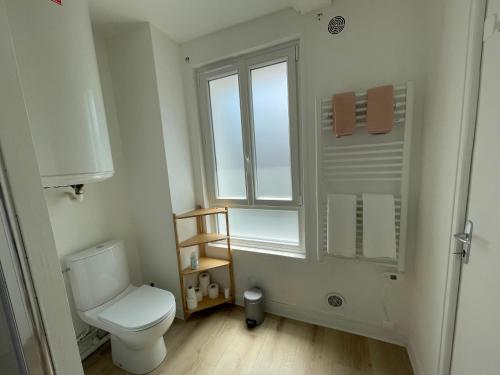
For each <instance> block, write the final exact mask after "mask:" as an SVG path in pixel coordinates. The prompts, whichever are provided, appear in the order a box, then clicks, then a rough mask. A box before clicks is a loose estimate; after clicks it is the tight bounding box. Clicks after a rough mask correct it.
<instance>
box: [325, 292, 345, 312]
mask: <svg viewBox="0 0 500 375" xmlns="http://www.w3.org/2000/svg"><path fill="white" fill-rule="evenodd" d="M326 303H327V304H328V306H330V307H333V308H336V309H339V308H341V307H344V305H345V298H344V297H343V296H342V295H341V294H339V293H329V294H327V295H326Z"/></svg>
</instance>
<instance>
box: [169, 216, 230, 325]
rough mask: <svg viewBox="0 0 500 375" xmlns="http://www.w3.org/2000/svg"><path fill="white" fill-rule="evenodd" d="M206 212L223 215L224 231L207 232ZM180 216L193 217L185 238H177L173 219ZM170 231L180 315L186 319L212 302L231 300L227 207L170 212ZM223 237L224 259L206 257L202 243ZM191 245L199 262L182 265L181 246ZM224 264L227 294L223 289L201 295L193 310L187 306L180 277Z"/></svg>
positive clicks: (175, 222)
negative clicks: (194, 266) (211, 295)
mask: <svg viewBox="0 0 500 375" xmlns="http://www.w3.org/2000/svg"><path fill="white" fill-rule="evenodd" d="M210 215H224V216H225V220H226V234H220V233H207V231H206V223H205V217H206V216H210ZM183 219H195V220H196V229H197V232H198V233H197V234H196V235H194V236H193V237H190V238H188V239H185V240H182V241H181V240H180V239H179V232H178V230H177V221H178V220H183ZM174 232H175V244H176V249H177V265H178V268H179V280H180V283H181V294H182V306H183V310H184V318H185V319H188V318H189V317H190V316H191V314H193V313H195V312H197V311H201V310H204V309H207V308H210V307H213V306H217V305H221V304H223V303H233V304H234V301H235V298H234V290H235V289H234V273H233V256H232V252H231V238H230V237H229V216H228V209H227V207H215V208H201V207H198V208H196V209H195V210H192V211H189V212H185V213H182V214H178V215H177V214H174ZM217 241H226V243H227V259H219V258H213V257H208V256H207V254H206V245H207V244H208V243H210V242H217ZM192 246H198V251H199V266H198V268H197V269H195V270H193V269H191V267H190V266H188V267H182V257H181V255H182V249H184V248H187V247H192ZM220 267H227V268H228V271H229V283H230V289H231V295H230V296H229V298H227V299H226V298H225V297H224V291H223V290H221V291H220V292H219V297H217V298H216V299H210V298H208V296H207V297H203V300H202V301H201V302H198V307H197V308H196V309H194V310H188V308H187V299H186V290H185V288H184V277H185V276H187V275H193V274H198V273H200V272H205V271H209V270H212V269H215V268H220Z"/></svg>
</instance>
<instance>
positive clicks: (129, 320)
mask: <svg viewBox="0 0 500 375" xmlns="http://www.w3.org/2000/svg"><path fill="white" fill-rule="evenodd" d="M173 313H175V298H174V295H173V294H172V293H170V292H168V291H166V290H163V289H158V288H153V287H151V286H148V285H142V286H141V287H139V288H137V289H135V290H134V291H132V292H131V293H129V294H127V295H126V296H125V297H123V298H121V299H120V300H118V301H117V302H116V303H114V304H113V305H111V306H110V307H108V308H107V309H105V310H103V311H102V312H101V313H100V314H99V319H100V320H102V321H104V322H106V323H110V324H114V325H116V326H119V327H120V328H122V329H126V330H129V331H140V330H143V329H146V328H149V327H151V326H154V325H155V324H157V323H159V322H161V321H162V320H163V319H165V318H166V317H167V316H169V315H170V314H173Z"/></svg>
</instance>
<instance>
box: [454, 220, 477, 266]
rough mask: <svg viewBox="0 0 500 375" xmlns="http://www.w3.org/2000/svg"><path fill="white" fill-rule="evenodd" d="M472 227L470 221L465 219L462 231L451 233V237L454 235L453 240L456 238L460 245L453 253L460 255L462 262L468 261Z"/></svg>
mask: <svg viewBox="0 0 500 375" xmlns="http://www.w3.org/2000/svg"><path fill="white" fill-rule="evenodd" d="M472 229H473V224H472V221H470V220H467V221H466V222H465V228H464V231H463V233H456V234H454V235H453V237H455V240H457V242H458V243H459V245H460V247H459V248H458V249H457V250H458V251H455V252H454V253H453V254H460V255H462V263H464V264H467V263H469V257H470V249H471V244H472Z"/></svg>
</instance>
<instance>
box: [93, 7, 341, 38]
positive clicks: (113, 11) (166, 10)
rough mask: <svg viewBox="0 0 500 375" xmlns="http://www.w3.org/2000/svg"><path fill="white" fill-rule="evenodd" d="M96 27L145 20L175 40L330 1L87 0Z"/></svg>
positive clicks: (110, 29)
mask: <svg viewBox="0 0 500 375" xmlns="http://www.w3.org/2000/svg"><path fill="white" fill-rule="evenodd" d="M89 2H90V13H91V16H92V22H93V24H94V27H95V28H96V30H97V31H98V32H99V33H101V34H103V35H105V36H111V35H114V34H117V33H119V32H121V31H122V30H124V29H126V28H127V27H128V25H130V24H132V23H136V22H140V21H148V22H150V23H152V24H153V25H155V26H156V27H157V28H159V29H160V30H162V31H163V32H164V33H166V34H167V35H168V36H169V37H170V38H172V39H173V40H174V41H176V42H178V43H183V42H186V41H188V40H191V39H195V38H197V37H199V36H202V35H205V34H209V33H212V32H215V31H217V30H221V29H224V28H227V27H230V26H233V25H236V24H239V23H242V22H246V21H249V20H252V19H255V18H258V17H261V16H264V15H266V14H270V13H274V12H277V11H279V10H283V9H286V8H290V7H294V8H295V9H296V10H297V11H299V12H300V13H307V12H309V11H311V10H314V9H318V8H320V7H324V6H326V5H329V4H330V2H331V0H89Z"/></svg>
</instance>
